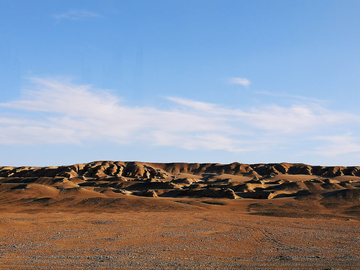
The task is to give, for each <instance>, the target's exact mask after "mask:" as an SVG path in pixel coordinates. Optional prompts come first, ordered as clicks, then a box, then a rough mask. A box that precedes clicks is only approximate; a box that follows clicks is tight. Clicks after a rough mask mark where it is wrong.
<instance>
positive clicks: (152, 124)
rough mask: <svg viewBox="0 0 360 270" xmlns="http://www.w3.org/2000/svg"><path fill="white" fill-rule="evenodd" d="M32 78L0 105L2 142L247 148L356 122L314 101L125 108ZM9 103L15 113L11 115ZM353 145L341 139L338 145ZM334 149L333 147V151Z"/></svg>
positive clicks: (176, 101)
mask: <svg viewBox="0 0 360 270" xmlns="http://www.w3.org/2000/svg"><path fill="white" fill-rule="evenodd" d="M31 80H32V82H33V85H34V87H33V88H32V89H28V90H25V91H24V92H23V96H22V98H21V99H20V100H16V101H13V102H8V103H0V107H2V108H3V109H6V108H11V109H12V110H11V111H10V110H9V112H7V113H6V115H5V114H2V115H1V114H0V131H1V132H0V144H3V145H9V144H12V145H21V144H64V143H65V144H86V143H87V142H89V141H91V142H96V141H106V142H113V143H116V144H126V145H129V144H136V143H138V142H142V143H146V144H148V145H152V146H174V147H179V148H184V149H208V150H225V151H230V152H246V151H259V150H264V149H276V148H277V147H279V146H280V145H281V147H284V144H286V142H291V141H296V140H297V139H299V138H301V139H303V136H304V134H306V136H307V137H309V136H310V135H311V136H313V137H314V136H318V137H320V136H324V132H325V131H327V130H328V129H331V128H336V129H338V128H339V127H340V126H341V125H347V124H348V123H349V122H350V121H351V123H352V125H358V124H359V123H360V120H359V117H357V116H355V115H352V114H349V113H343V112H334V111H329V110H327V109H325V108H323V107H322V106H320V105H316V104H315V105H314V104H313V105H311V106H310V105H294V106H290V107H281V106H276V105H271V106H265V107H262V108H259V107H257V108H250V109H247V110H242V109H234V108H226V107H223V106H220V105H217V104H211V103H205V102H200V101H194V100H189V99H183V98H179V97H167V98H166V99H167V100H168V101H169V102H170V105H172V106H171V107H172V108H171V109H159V108H156V107H140V106H126V105H124V104H123V103H122V100H121V99H119V98H118V97H116V96H115V95H114V94H112V93H111V92H109V91H106V90H98V89H93V87H91V86H89V85H75V84H73V83H71V82H69V81H68V80H65V79H46V78H32V79H31ZM14 109H15V112H16V114H11V113H10V112H14ZM21 114H22V116H19V115H21ZM9 115H10V116H9ZM328 135H329V134H327V136H328ZM334 138H335V137H334ZM343 145H344V144H343ZM353 146H355V144H354V145H344V147H343V149H345V148H346V149H348V148H349V149H350V148H351V147H353ZM288 147H291V145H288ZM355 149H358V148H355ZM335 150H336V149H335ZM335 150H333V151H332V152H333V153H335V154H336V153H337V152H339V151H338V150H336V151H337V152H336V151H335Z"/></svg>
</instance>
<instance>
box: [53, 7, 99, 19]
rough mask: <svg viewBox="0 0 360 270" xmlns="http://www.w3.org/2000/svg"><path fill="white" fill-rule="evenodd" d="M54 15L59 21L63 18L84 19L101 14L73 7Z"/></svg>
mask: <svg viewBox="0 0 360 270" xmlns="http://www.w3.org/2000/svg"><path fill="white" fill-rule="evenodd" d="M53 17H54V18H55V19H56V20H57V21H59V20H63V19H66V20H82V19H87V18H95V17H100V15H99V14H97V13H94V12H90V11H86V10H77V9H71V10H70V11H68V12H66V13H61V14H55V15H53Z"/></svg>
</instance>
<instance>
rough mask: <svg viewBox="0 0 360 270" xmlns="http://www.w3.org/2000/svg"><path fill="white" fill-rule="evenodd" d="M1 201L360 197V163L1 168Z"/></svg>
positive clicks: (353, 199) (354, 199) (96, 164)
mask: <svg viewBox="0 0 360 270" xmlns="http://www.w3.org/2000/svg"><path fill="white" fill-rule="evenodd" d="M0 192H1V193H2V200H6V198H8V199H10V198H11V194H13V195H16V197H17V198H21V199H23V200H24V199H27V203H28V202H29V201H31V199H33V200H37V201H38V200H39V199H42V201H43V202H45V201H46V200H51V199H53V200H54V199H55V198H63V197H73V198H76V197H79V198H83V197H99V198H114V197H119V196H123V195H124V196H145V197H164V198H166V197H167V198H186V197H187V198H228V199H241V198H252V199H277V198H284V197H295V198H315V197H316V198H317V199H321V200H322V202H323V203H327V202H328V203H330V202H331V200H333V199H338V200H342V201H343V202H350V201H351V202H359V198H360V167H340V166H338V167H325V166H309V165H305V164H289V163H279V164H251V165H248V164H241V163H231V164H225V165H224V164H215V163H204V164H199V163H142V162H113V161H98V162H91V163H87V164H76V165H71V166H59V167H0Z"/></svg>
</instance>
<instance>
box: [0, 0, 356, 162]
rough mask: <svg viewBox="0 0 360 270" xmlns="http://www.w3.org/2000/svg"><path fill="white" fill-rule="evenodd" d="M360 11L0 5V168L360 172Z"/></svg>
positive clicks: (250, 4) (290, 4) (227, 3)
mask: <svg viewBox="0 0 360 270" xmlns="http://www.w3.org/2000/svg"><path fill="white" fill-rule="evenodd" d="M359 28H360V2H359V1H351V0H348V1H333V0H326V1H321V0H318V1H307V0H302V1H295V0H294V1H288V0H287V1H281V0H273V1H271V0H267V1H265V0H259V1H241V0H221V1H219V0H218V1H212V0H191V1H188V0H166V1H165V0H164V1H161V0H143V1H136V0H135V1H133V0H132V1H106V0H103V1H73V0H72V1H64V0H61V1H56V0H53V1H42V0H36V1H35V0H34V1H31V0H28V1H18V0H11V1H8V0H3V1H1V2H0V33H1V35H0V91H1V92H0V93H1V96H0V152H1V155H0V165H3V166H5V165H10V166H22V165H31V166H49V165H66V164H73V163H85V162H90V161H94V160H123V161H129V160H137V161H148V162H173V161H182V162H218V163H230V162H235V161H237V162H242V163H263V162H265V163H272V162H301V163H308V164H314V165H360V162H359V157H360V137H359V131H360V109H359V107H360V106H358V102H359V99H360V92H359V86H360V51H359V48H360V32H359Z"/></svg>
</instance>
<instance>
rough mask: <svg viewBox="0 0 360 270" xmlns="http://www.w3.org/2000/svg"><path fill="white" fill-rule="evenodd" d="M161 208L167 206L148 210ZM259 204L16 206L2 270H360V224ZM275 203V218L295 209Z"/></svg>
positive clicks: (0, 248)
mask: <svg viewBox="0 0 360 270" xmlns="http://www.w3.org/2000/svg"><path fill="white" fill-rule="evenodd" d="M159 200H165V201H169V204H166V203H164V202H162V207H159V208H160V209H159V210H158V211H156V210H155V209H153V208H152V210H151V209H149V208H148V205H149V204H151V201H153V202H154V201H155V202H156V203H157V202H158V201H159ZM258 201H259V200H251V199H244V200H228V199H217V200H214V199H177V202H175V201H174V200H170V199H159V198H146V199H144V200H143V201H137V202H135V201H132V205H134V204H135V205H134V206H133V207H128V209H117V208H116V207H107V208H104V207H100V208H99V207H96V206H93V207H92V208H91V207H90V206H89V207H87V208H83V209H76V208H72V209H68V208H67V209H61V208H59V209H56V208H44V207H43V206H39V207H36V206H34V205H31V206H29V207H19V206H15V207H13V208H8V210H7V211H4V210H3V212H2V213H1V218H0V262H1V266H0V268H1V269H50V268H53V269H64V268H68V267H71V268H74V269H97V268H98V269H114V268H118V269H238V268H245V269H279V268H280V269H304V268H307V269H309V268H310V269H330V268H331V269H359V268H360V226H359V225H360V221H359V220H356V219H351V218H349V217H346V216H331V215H330V214H329V213H331V211H330V212H329V211H327V210H326V209H323V210H320V209H317V210H316V208H317V207H315V208H314V209H311V210H310V213H306V212H307V211H305V210H304V209H302V210H300V211H299V217H274V216H268V215H267V214H269V213H270V214H271V213H272V212H267V210H269V205H267V204H268V202H267V201H266V203H265V202H264V203H259V202H258ZM277 202H278V203H277V204H276V205H274V204H273V205H272V211H274V209H281V208H283V207H284V205H286V204H288V205H289V206H288V208H289V209H291V208H292V206H291V205H292V204H294V201H293V200H292V199H288V198H285V199H282V200H281V202H280V199H278V200H277ZM173 204H179V207H177V208H176V209H175V210H174V208H172V206H173ZM57 210H60V211H57ZM293 210H294V208H293ZM285 212H287V213H289V215H291V211H289V210H287V211H285ZM259 214H260V215H259ZM264 214H265V215H264Z"/></svg>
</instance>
